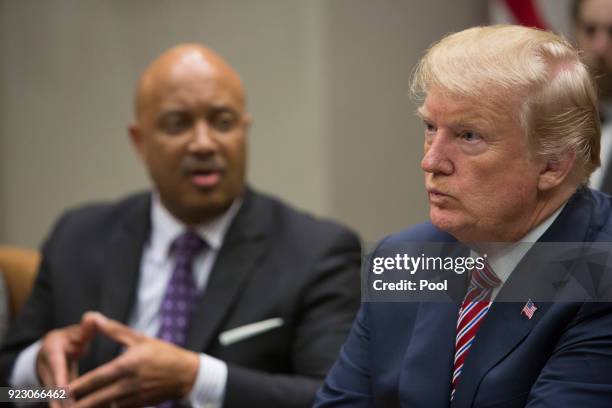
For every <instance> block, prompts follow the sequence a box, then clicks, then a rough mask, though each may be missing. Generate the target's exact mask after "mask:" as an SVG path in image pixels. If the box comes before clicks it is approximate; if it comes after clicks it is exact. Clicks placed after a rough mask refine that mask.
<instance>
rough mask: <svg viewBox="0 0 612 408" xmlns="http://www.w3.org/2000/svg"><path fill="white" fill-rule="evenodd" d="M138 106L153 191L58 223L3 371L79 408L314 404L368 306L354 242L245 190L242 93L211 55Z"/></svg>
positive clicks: (139, 142)
mask: <svg viewBox="0 0 612 408" xmlns="http://www.w3.org/2000/svg"><path fill="white" fill-rule="evenodd" d="M135 105H136V106H135V119H134V123H132V124H131V125H130V126H129V134H130V136H131V141H132V143H133V145H134V147H135V149H136V151H137V153H138V155H139V156H140V158H141V159H142V161H143V162H144V164H145V165H146V167H147V169H148V172H149V175H150V177H151V180H152V182H153V186H154V188H153V191H151V192H145V193H141V194H135V195H132V196H130V197H128V198H126V199H124V200H121V201H119V202H117V203H111V204H96V205H90V206H86V207H84V208H79V209H76V210H73V211H69V212H68V213H67V214H65V215H64V216H63V217H61V218H60V220H59V221H58V223H57V224H56V226H55V228H54V230H53V231H52V232H51V235H50V237H49V238H48V239H47V241H46V243H45V244H44V246H43V249H42V255H43V256H42V263H41V266H40V270H39V272H38V276H37V280H36V283H35V286H34V289H33V292H32V294H31V296H30V298H29V299H28V301H27V303H26V305H25V307H24V310H23V312H22V313H21V314H20V316H19V318H18V320H17V322H16V323H15V324H14V326H13V327H12V328H11V330H10V333H9V336H8V337H7V339H6V343H5V344H4V347H3V349H2V351H1V354H0V373H1V374H2V376H3V377H4V378H5V381H8V382H9V383H10V384H12V385H14V386H19V387H21V386H35V385H39V384H41V383H42V384H44V385H45V386H66V385H68V386H69V387H70V390H71V392H72V395H73V396H74V398H75V399H76V405H75V406H76V407H91V406H109V405H110V406H119V407H121V406H145V405H153V404H158V403H161V402H163V401H168V400H173V401H175V402H176V403H178V402H181V403H188V404H191V405H192V406H195V407H203V406H206V407H221V406H223V407H255V406H259V407H306V406H310V405H311V404H312V401H313V399H314V395H315V391H316V389H317V388H318V387H319V385H320V384H321V382H322V379H323V377H324V376H325V374H326V373H327V371H328V369H329V368H330V367H331V365H332V363H333V361H334V359H335V357H336V355H337V352H338V350H339V348H340V345H341V344H342V342H343V341H344V339H345V336H346V334H347V332H348V330H349V328H350V324H351V321H352V319H353V317H354V314H355V312H356V310H357V308H358V306H359V265H360V255H361V254H360V244H359V240H358V238H357V237H356V235H355V234H354V233H353V232H351V231H350V230H348V229H347V228H344V227H342V226H339V225H337V224H335V223H332V222H329V221H324V220H319V219H315V218H313V217H311V216H308V215H306V214H304V213H301V212H298V211H297V210H295V209H292V208H291V207H289V206H288V205H286V204H284V203H282V202H281V201H279V200H277V199H275V198H272V197H269V196H266V195H263V194H260V193H257V192H255V191H253V190H252V189H251V188H249V187H248V186H247V185H246V183H245V177H246V161H247V131H248V129H249V125H250V123H251V118H250V116H249V114H248V112H247V109H246V97H245V93H244V89H243V86H242V82H241V80H240V78H239V76H238V74H237V73H236V72H235V71H234V70H233V69H232V68H231V67H230V66H229V65H228V64H227V63H226V62H225V61H224V60H223V59H221V57H219V56H218V55H217V54H215V53H214V52H213V51H212V50H210V49H208V48H206V47H205V46H202V45H199V44H183V45H179V46H177V47H174V48H172V49H170V50H169V51H167V52H165V53H164V54H162V55H161V56H160V57H159V58H158V59H157V60H155V61H154V62H153V63H152V64H151V65H150V66H149V67H148V68H147V69H146V70H145V72H144V73H143V74H142V77H141V79H140V81H139V84H138V87H137V91H136V104H135ZM287 153H289V152H287ZM109 160H112V158H109ZM87 311H95V312H92V313H86V312H87ZM77 364H78V367H77ZM173 404H174V403H167V404H165V405H163V406H164V407H166V406H170V405H173Z"/></svg>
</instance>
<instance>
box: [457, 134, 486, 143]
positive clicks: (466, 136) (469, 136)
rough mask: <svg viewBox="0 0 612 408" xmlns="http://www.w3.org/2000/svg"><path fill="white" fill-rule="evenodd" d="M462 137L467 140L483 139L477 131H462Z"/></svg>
mask: <svg viewBox="0 0 612 408" xmlns="http://www.w3.org/2000/svg"><path fill="white" fill-rule="evenodd" d="M460 137H461V139H463V140H465V141H466V142H477V141H479V140H480V139H482V137H480V135H479V134H478V133H476V132H463V133H461V135H460Z"/></svg>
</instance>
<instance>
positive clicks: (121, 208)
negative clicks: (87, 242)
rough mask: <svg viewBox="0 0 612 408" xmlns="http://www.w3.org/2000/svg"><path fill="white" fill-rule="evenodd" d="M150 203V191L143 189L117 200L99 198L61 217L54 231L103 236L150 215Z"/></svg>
mask: <svg viewBox="0 0 612 408" xmlns="http://www.w3.org/2000/svg"><path fill="white" fill-rule="evenodd" d="M150 204H151V194H150V193H149V192H142V193H137V194H132V195H130V196H127V197H125V198H122V199H120V200H117V201H114V202H96V203H88V204H84V205H80V206H78V207H73V208H70V209H68V210H66V211H65V212H64V213H63V214H62V215H61V216H60V217H59V219H58V221H57V222H56V224H55V226H54V228H53V230H52V235H55V236H57V235H61V236H75V237H79V236H87V235H89V234H96V235H98V236H104V234H106V233H108V232H109V231H110V230H112V229H113V228H116V226H117V225H120V224H122V223H123V222H124V221H126V220H129V219H132V218H134V217H138V218H143V219H144V218H146V217H148V214H149V209H150Z"/></svg>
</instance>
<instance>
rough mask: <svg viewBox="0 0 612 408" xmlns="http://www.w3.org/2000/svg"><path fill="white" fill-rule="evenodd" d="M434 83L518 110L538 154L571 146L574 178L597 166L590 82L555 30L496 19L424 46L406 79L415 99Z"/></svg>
mask: <svg viewBox="0 0 612 408" xmlns="http://www.w3.org/2000/svg"><path fill="white" fill-rule="evenodd" d="M433 88H435V89H438V90H442V91H444V92H447V93H449V94H451V95H453V96H457V97H464V98H471V99H474V100H477V101H478V103H479V104H486V105H488V106H489V107H491V108H493V110H494V111H495V112H498V113H500V114H504V115H506V114H514V115H516V116H515V117H516V120H518V121H519V122H520V124H521V126H522V127H523V129H524V131H525V133H526V134H527V137H528V140H529V141H530V143H531V145H532V147H533V149H534V150H533V151H534V153H535V154H537V155H542V156H544V157H547V158H549V159H552V160H554V159H555V158H556V157H560V155H561V154H563V153H564V152H567V151H568V150H571V151H573V152H574V153H575V155H576V162H575V164H574V171H573V172H574V174H575V175H576V178H577V179H578V180H579V181H580V182H585V181H586V180H587V179H588V177H589V175H590V174H591V173H592V172H593V170H595V169H596V168H597V167H598V166H599V165H600V161H599V142H600V133H601V132H600V123H599V114H598V111H597V94H596V91H595V88H594V85H593V82H592V80H591V78H590V76H589V73H588V71H587V68H586V67H585V66H584V64H583V63H582V62H581V61H580V57H579V53H578V51H577V50H576V49H575V48H574V47H573V46H572V45H571V44H570V43H569V42H568V41H566V40H565V39H564V38H562V37H560V36H558V35H556V34H553V33H550V32H546V31H542V30H537V29H533V28H527V27H522V26H511V25H496V26H489V27H474V28H470V29H467V30H464V31H461V32H458V33H455V34H451V35H448V36H446V37H445V38H443V39H442V40H440V41H439V42H437V43H436V44H434V45H433V46H432V47H431V48H430V49H429V50H428V51H427V52H426V54H425V56H424V57H423V58H422V59H421V61H420V62H419V64H418V66H417V68H416V70H415V72H414V75H413V78H412V84H411V90H412V93H413V95H414V96H415V97H417V98H424V97H425V96H426V95H427V93H428V91H429V90H430V89H433ZM508 106H518V107H519V108H518V109H516V110H515V112H512V111H508Z"/></svg>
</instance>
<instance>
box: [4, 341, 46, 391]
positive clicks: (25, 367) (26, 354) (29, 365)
mask: <svg viewBox="0 0 612 408" xmlns="http://www.w3.org/2000/svg"><path fill="white" fill-rule="evenodd" d="M41 346H42V340H38V341H37V342H36V343H33V344H31V345H30V346H29V347H28V348H26V349H24V350H23V351H22V352H21V353H19V355H18V356H17V360H15V365H14V366H13V371H12V372H11V378H10V383H11V385H12V386H13V387H40V386H41V384H40V381H39V380H38V374H37V373H36V358H37V357H38V351H39V350H40V348H41Z"/></svg>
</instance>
